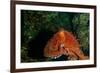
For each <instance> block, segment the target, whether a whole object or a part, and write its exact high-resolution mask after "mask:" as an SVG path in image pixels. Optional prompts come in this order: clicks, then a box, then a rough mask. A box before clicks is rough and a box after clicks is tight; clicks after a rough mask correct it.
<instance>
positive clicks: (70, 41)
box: [44, 29, 86, 60]
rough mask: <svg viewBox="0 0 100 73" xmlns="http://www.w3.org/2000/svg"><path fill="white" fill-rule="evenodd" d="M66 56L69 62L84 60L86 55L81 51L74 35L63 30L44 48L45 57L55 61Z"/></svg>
mask: <svg viewBox="0 0 100 73" xmlns="http://www.w3.org/2000/svg"><path fill="white" fill-rule="evenodd" d="M62 55H65V56H66V57H67V58H68V60H77V59H78V60H84V59H86V57H85V55H84V54H83V52H82V51H81V49H80V45H79V43H78V41H77V39H76V38H75V37H74V36H73V34H72V33H70V32H68V31H66V30H64V29H61V30H60V31H58V32H57V33H56V34H54V36H53V37H52V38H51V39H50V40H49V41H48V42H47V45H46V46H45V48H44V56H45V57H50V58H53V59H56V58H59V57H60V56H62Z"/></svg>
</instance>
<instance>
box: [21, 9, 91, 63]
mask: <svg viewBox="0 0 100 73" xmlns="http://www.w3.org/2000/svg"><path fill="white" fill-rule="evenodd" d="M60 28H64V29H65V30H68V31H70V32H72V33H73V35H74V36H76V38H77V40H78V42H79V43H80V46H81V50H82V51H83V52H84V54H85V55H86V56H89V13H71V12H70V13H69V12H48V11H32V10H21V62H42V61H63V60H67V57H65V56H61V57H60V58H58V59H54V60H53V59H50V58H45V57H44V56H43V49H44V47H45V45H46V43H47V41H48V40H49V39H50V38H51V37H52V36H53V35H54V34H55V33H56V32H57V31H58V30H59V29H60Z"/></svg>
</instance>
